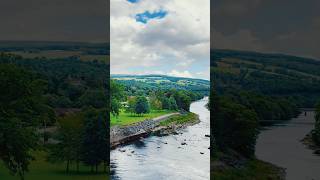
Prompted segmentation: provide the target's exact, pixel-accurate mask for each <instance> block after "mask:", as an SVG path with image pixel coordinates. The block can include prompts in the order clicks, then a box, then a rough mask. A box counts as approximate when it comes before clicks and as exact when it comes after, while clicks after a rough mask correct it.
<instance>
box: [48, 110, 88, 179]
mask: <svg viewBox="0 0 320 180" xmlns="http://www.w3.org/2000/svg"><path fill="white" fill-rule="evenodd" d="M83 116H84V115H83V113H77V114H69V115H67V116H64V117H62V118H60V119H59V128H58V138H57V140H58V143H57V144H53V145H51V146H50V148H49V150H50V151H49V156H48V161H49V162H52V163H56V162H65V163H66V172H67V173H68V172H69V170H70V164H71V163H72V162H76V164H77V171H79V162H80V147H81V135H82V129H83V121H84V120H83Z"/></svg>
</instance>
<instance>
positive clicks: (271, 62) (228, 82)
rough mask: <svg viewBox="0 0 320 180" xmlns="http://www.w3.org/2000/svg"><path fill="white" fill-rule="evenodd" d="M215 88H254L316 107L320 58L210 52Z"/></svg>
mask: <svg viewBox="0 0 320 180" xmlns="http://www.w3.org/2000/svg"><path fill="white" fill-rule="evenodd" d="M211 79H212V80H213V82H214V84H215V89H216V90H217V91H218V92H219V93H224V92H226V91H228V90H230V89H233V90H246V91H255V92H258V93H261V94H265V95H270V96H285V97H288V98H292V99H293V100H294V101H295V102H296V103H297V104H298V105H299V106H300V107H313V106H314V105H315V103H316V101H317V100H319V97H320V61H318V60H316V59H311V58H303V57H297V56H290V55H283V54H265V53H257V52H247V51H235V50H221V49H214V50H212V51H211Z"/></svg>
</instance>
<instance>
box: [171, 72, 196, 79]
mask: <svg viewBox="0 0 320 180" xmlns="http://www.w3.org/2000/svg"><path fill="white" fill-rule="evenodd" d="M167 75H169V76H176V77H187V78H193V76H192V75H191V73H190V72H189V71H182V72H180V71H177V70H172V71H171V72H169V73H167Z"/></svg>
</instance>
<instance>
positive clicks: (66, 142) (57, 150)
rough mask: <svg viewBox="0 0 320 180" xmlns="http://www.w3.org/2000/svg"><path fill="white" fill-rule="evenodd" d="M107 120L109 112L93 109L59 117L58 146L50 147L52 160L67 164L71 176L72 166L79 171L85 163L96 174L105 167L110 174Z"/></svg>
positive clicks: (49, 158) (104, 169)
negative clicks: (100, 167)
mask: <svg viewBox="0 0 320 180" xmlns="http://www.w3.org/2000/svg"><path fill="white" fill-rule="evenodd" d="M106 118H107V117H106V111H104V110H96V109H93V108H88V109H86V110H85V111H83V112H81V113H73V114H69V115H68V116H64V117H61V118H59V126H58V132H57V137H56V141H57V143H55V144H49V145H48V147H49V149H48V150H49V155H48V161H49V162H52V163H60V162H65V163H66V172H67V173H68V172H69V171H70V166H71V164H72V163H73V164H76V172H79V166H80V164H81V163H82V164H84V165H86V166H90V167H91V172H94V171H95V172H96V173H97V172H98V167H99V166H100V165H101V164H103V167H104V168H103V171H104V172H107V167H108V164H109V153H108V152H109V149H108V148H109V145H108V142H109V139H108V132H109V131H108V129H107V127H108V125H107V121H106Z"/></svg>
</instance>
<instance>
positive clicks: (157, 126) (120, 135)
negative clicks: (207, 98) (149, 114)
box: [110, 113, 200, 148]
mask: <svg viewBox="0 0 320 180" xmlns="http://www.w3.org/2000/svg"><path fill="white" fill-rule="evenodd" d="M173 116H181V114H180V113H171V114H167V115H164V116H160V117H157V118H154V119H148V120H145V121H141V122H138V123H135V124H133V125H129V126H113V127H111V128H110V144H111V148H115V147H117V146H118V145H120V144H125V143H128V142H130V141H134V140H137V139H139V138H141V137H146V136H148V135H150V134H157V135H168V134H172V133H175V132H176V131H177V130H178V129H181V128H185V127H187V126H191V125H194V124H197V123H199V122H200V120H199V117H198V116H197V118H196V119H195V120H194V121H192V122H186V123H183V124H175V123H172V124H169V125H165V126H164V125H161V122H164V121H166V120H167V119H169V118H170V117H173Z"/></svg>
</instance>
